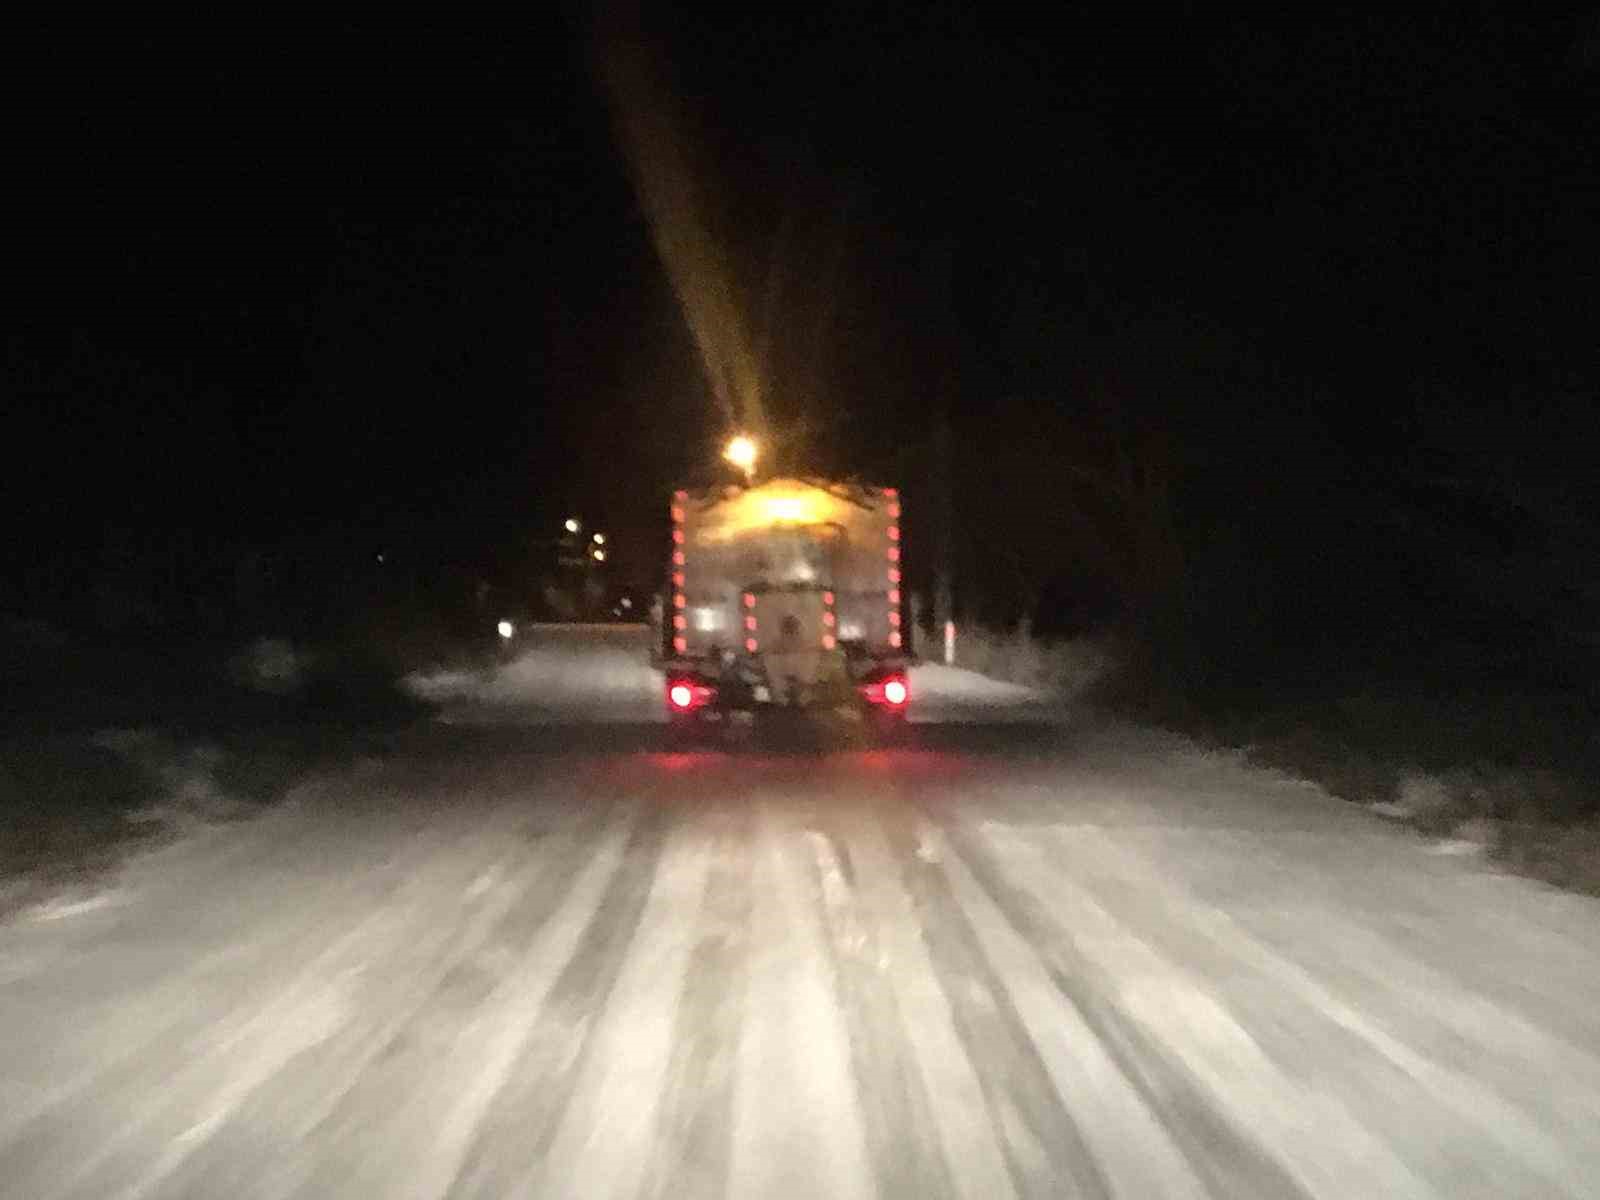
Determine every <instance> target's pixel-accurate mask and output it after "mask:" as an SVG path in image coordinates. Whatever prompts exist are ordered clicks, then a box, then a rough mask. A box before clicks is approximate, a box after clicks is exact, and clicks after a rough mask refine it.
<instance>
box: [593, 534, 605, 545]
mask: <svg viewBox="0 0 1600 1200" xmlns="http://www.w3.org/2000/svg"><path fill="white" fill-rule="evenodd" d="M594 544H595V545H596V546H604V545H605V544H606V535H605V534H603V533H597V534H595V535H594Z"/></svg>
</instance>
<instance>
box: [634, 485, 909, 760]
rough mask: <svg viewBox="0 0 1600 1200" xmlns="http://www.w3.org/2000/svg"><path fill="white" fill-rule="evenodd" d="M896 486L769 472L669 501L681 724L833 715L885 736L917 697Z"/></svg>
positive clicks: (668, 643) (668, 663) (676, 713)
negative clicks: (767, 476) (760, 478)
mask: <svg viewBox="0 0 1600 1200" xmlns="http://www.w3.org/2000/svg"><path fill="white" fill-rule="evenodd" d="M902 595H903V589H902V588H901V562H900V496H899V493H898V492H897V491H896V490H895V489H894V488H887V487H868V486H865V485H861V484H854V483H838V482H827V481H821V480H811V479H794V478H785V479H772V480H768V481H765V482H763V483H760V484H755V485H748V486H739V485H729V486H725V487H716V488H710V489H705V490H701V491H688V490H680V491H677V492H674V493H673V497H672V548H671V557H670V567H669V586H668V587H667V589H666V596H667V604H666V607H665V616H664V619H663V620H662V623H661V626H662V628H661V636H662V643H663V644H662V659H663V667H664V674H665V679H666V704H667V715H668V719H669V721H670V722H671V723H672V724H673V727H674V728H675V729H677V730H679V731H681V732H686V733H687V732H694V731H697V730H704V729H705V728H706V727H707V726H710V725H716V724H719V723H727V722H730V721H735V720H739V719H741V718H743V717H751V718H754V717H781V716H785V715H798V714H802V713H812V714H816V713H830V714H837V715H841V716H845V717H849V718H854V719H861V720H865V721H866V722H868V723H869V724H870V725H871V726H872V727H873V728H874V730H875V731H877V732H878V733H879V734H881V735H890V734H893V733H895V732H896V731H898V729H899V728H900V727H901V725H902V724H903V723H904V721H905V716H906V710H907V707H908V705H909V703H910V699H911V692H910V684H909V681H908V677H907V673H906V669H907V667H908V665H909V663H910V647H909V646H908V645H907V633H908V629H909V625H908V623H907V622H906V621H905V619H904V604H903V601H902Z"/></svg>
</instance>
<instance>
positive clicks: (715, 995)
mask: <svg viewBox="0 0 1600 1200" xmlns="http://www.w3.org/2000/svg"><path fill="white" fill-rule="evenodd" d="M713 820H714V822H715V826H714V828H713V829H710V830H708V831H707V833H706V836H709V837H711V838H712V839H713V852H712V856H711V868H710V871H709V873H708V874H707V877H706V884H705V888H704V892H703V894H702V898H701V905H700V913H699V916H698V919H697V920H696V922H695V933H694V938H695V941H694V946H693V949H692V950H691V951H690V955H689V965H688V971H687V973H686V975H685V978H684V981H683V992H682V996H681V998H680V1000H679V1005H678V1017H677V1022H676V1024H675V1026H674V1029H673V1035H672V1059H671V1062H670V1063H669V1064H668V1067H667V1072H666V1090H665V1093H664V1094H663V1096H662V1098H661V1104H660V1108H659V1115H658V1117H657V1122H656V1126H657V1127H656V1147H655V1153H654V1155H653V1157H652V1161H651V1162H650V1164H649V1165H648V1167H647V1169H646V1174H645V1179H644V1186H643V1187H642V1188H641V1190H640V1196H641V1200H701V1198H702V1197H703V1198H706V1200H711V1198H713V1197H721V1196H723V1195H724V1194H725V1192H726V1189H727V1183H728V1174H729V1166H730V1160H731V1156H732V1140H733V1112H734V1106H733V1102H734V1085H735V1081H736V1078H737V1073H738V1052H739V1037H740V1031H741V1027H742V1019H743V1015H744V1006H745V1001H746V996H747V993H748V987H747V974H748V969H749V954H750V917H751V909H752V896H751V883H752V876H753V872H754V863H753V858H754V824H755V822H754V816H753V814H752V812H751V810H750V809H749V808H748V807H740V808H739V809H736V810H733V811H732V812H729V813H725V814H719V815H718V816H717V817H714V818H713Z"/></svg>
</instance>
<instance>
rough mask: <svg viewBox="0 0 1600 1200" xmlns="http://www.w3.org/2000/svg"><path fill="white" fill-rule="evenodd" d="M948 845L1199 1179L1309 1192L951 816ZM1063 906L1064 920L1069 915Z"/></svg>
mask: <svg viewBox="0 0 1600 1200" xmlns="http://www.w3.org/2000/svg"><path fill="white" fill-rule="evenodd" d="M928 817H929V819H930V820H931V821H935V822H940V823H941V828H942V830H943V833H944V838H945V842H946V844H947V845H948V846H949V847H950V848H951V849H952V850H953V851H954V852H955V853H956V854H958V855H959V856H960V859H961V865H962V867H963V868H964V869H965V870H966V871H967V872H968V874H970V876H971V877H972V879H973V880H974V881H975V882H976V883H977V884H978V885H979V886H980V887H981V888H982V889H983V892H984V893H985V895H986V896H987V897H988V899H989V901H990V902H991V903H992V904H993V905H994V906H995V908H996V909H998V910H999V912H1000V913H1002V914H1003V915H1004V917H1005V919H1006V920H1007V922H1009V923H1010V925H1011V927H1012V928H1013V929H1014V930H1015V931H1016V933H1017V934H1018V936H1019V937H1021V939H1022V940H1023V941H1024V942H1026V943H1027V944H1028V945H1030V946H1031V947H1032V948H1033V951H1034V953H1035V954H1037V955H1038V956H1039V960H1040V962H1041V964H1042V965H1043V967H1044V969H1045V971H1046V972H1047V974H1048V975H1049V977H1050V980H1051V982H1052V983H1054V985H1055V987H1056V989H1057V990H1058V991H1059V992H1060V993H1061V995H1062V997H1063V998H1064V999H1065V1000H1066V1001H1067V1002H1068V1003H1069V1004H1070V1005H1071V1006H1072V1008H1073V1009H1074V1010H1075V1011H1076V1012H1077V1014H1078V1015H1079V1017H1080V1018H1081V1019H1082V1021H1083V1023H1084V1024H1085V1025H1086V1026H1087V1027H1088V1028H1089V1030H1090V1031H1091V1032H1092V1033H1093V1034H1094V1036H1095V1038H1096V1039H1097V1040H1098V1041H1099V1042H1100V1044H1101V1045H1102V1046H1103V1047H1104V1048H1105V1051H1106V1053H1107V1054H1108V1055H1110V1057H1111V1060H1112V1061H1113V1062H1115V1063H1116V1065H1117V1067H1118V1069H1119V1070H1120V1071H1121V1072H1122V1074H1123V1076H1124V1077H1125V1078H1126V1079H1127V1080H1128V1082H1129V1083H1130V1084H1131V1085H1132V1086H1133V1088H1134V1089H1135V1090H1136V1091H1137V1092H1138V1093H1139V1096H1140V1098H1141V1099H1142V1100H1143V1101H1144V1103H1145V1105H1146V1107H1147V1108H1149V1110H1150V1111H1151V1112H1152V1113H1154V1114H1156V1116H1157V1117H1158V1119H1159V1120H1160V1122H1161V1124H1162V1126H1163V1127H1164V1128H1165V1129H1166V1130H1167V1132H1168V1134H1169V1135H1170V1136H1171V1137H1172V1139H1173V1141H1174V1143H1175V1144H1176V1145H1177V1146H1178V1148H1179V1149H1180V1150H1181V1151H1182V1152H1183V1154H1184V1156H1185V1158H1186V1159H1187V1160H1188V1161H1189V1163H1190V1165H1191V1166H1192V1167H1193V1168H1194V1169H1195V1171H1196V1172H1197V1173H1198V1174H1199V1175H1200V1177H1201V1178H1202V1179H1203V1180H1204V1181H1205V1183H1206V1186H1207V1188H1208V1190H1209V1191H1211V1192H1212V1194H1214V1195H1216V1196H1219V1197H1221V1196H1225V1197H1228V1198H1229V1200H1294V1198H1295V1197H1306V1196H1308V1195H1310V1193H1308V1192H1307V1190H1306V1189H1305V1188H1303V1187H1302V1186H1301V1185H1300V1183H1299V1182H1298V1181H1297V1180H1296V1179H1295V1178H1294V1176H1292V1175H1291V1174H1290V1173H1289V1171H1288V1170H1287V1168H1285V1167H1284V1166H1283V1164H1281V1163H1280V1162H1278V1161H1277V1159H1276V1158H1275V1157H1274V1156H1273V1155H1272V1154H1271V1153H1270V1152H1269V1151H1268V1150H1267V1149H1266V1147H1265V1146H1264V1145H1263V1144H1262V1142H1261V1140H1260V1139H1258V1138H1257V1137H1255V1136H1253V1135H1252V1134H1249V1133H1246V1132H1244V1131H1243V1130H1241V1129H1239V1128H1237V1127H1236V1126H1235V1125H1234V1124H1233V1123H1232V1122H1231V1121H1230V1120H1228V1119H1227V1118H1226V1117H1225V1116H1224V1115H1223V1114H1222V1113H1221V1112H1220V1111H1219V1110H1218V1108H1217V1105H1216V1102H1215V1101H1214V1099H1213V1097H1212V1096H1211V1095H1210V1093H1209V1092H1208V1091H1207V1089H1206V1088H1205V1087H1204V1086H1203V1085H1202V1084H1201V1082H1200V1081H1199V1080H1198V1079H1196V1078H1195V1077H1194V1076H1193V1075H1192V1074H1191V1073H1190V1071H1189V1070H1188V1069H1187V1068H1186V1067H1185V1066H1184V1064H1182V1063H1181V1062H1179V1061H1177V1060H1176V1059H1175V1057H1174V1054H1173V1051H1172V1049H1171V1048H1170V1047H1168V1046H1167V1045H1165V1044H1164V1043H1163V1042H1162V1041H1160V1040H1158V1039H1157V1038H1156V1037H1154V1036H1153V1035H1152V1034H1150V1033H1149V1032H1147V1031H1146V1030H1145V1029H1144V1028H1143V1027H1142V1026H1141V1025H1140V1024H1139V1023H1138V1022H1136V1021H1134V1020H1133V1019H1132V1018H1131V1017H1130V1016H1129V1015H1128V1014H1126V1013H1124V1012H1123V1011H1121V1009H1120V1007H1119V1003H1118V997H1117V988H1116V984H1115V979H1114V977H1113V976H1111V975H1110V974H1109V973H1108V972H1106V971H1104V970H1102V969H1100V968H1099V967H1098V966H1097V965H1096V964H1095V963H1093V962H1092V961H1090V960H1089V959H1087V958H1085V957H1084V955H1083V954H1082V953H1080V952H1079V950H1078V949H1077V947H1076V946H1075V944H1074V941H1073V938H1072V937H1071V935H1070V934H1069V933H1068V932H1066V931H1065V929H1064V928H1063V927H1062V925H1061V923H1060V921H1058V919H1057V918H1056V917H1055V916H1053V915H1052V912H1051V909H1050V908H1048V907H1046V906H1045V904H1043V903H1042V902H1041V901H1040V900H1039V899H1037V898H1036V897H1035V896H1034V895H1033V894H1031V893H1030V892H1029V891H1028V890H1025V889H1023V888H1022V887H1020V886H1019V885H1018V884H1016V883H1014V882H1012V881H1011V880H1010V879H1009V878H1007V875H1006V872H1005V870H1004V869H1003V867H1002V866H1001V865H1000V863H999V861H998V860H997V859H996V857H995V856H994V855H993V853H992V852H991V851H989V850H988V849H987V848H985V847H984V846H983V845H981V844H980V843H979V842H978V840H977V839H976V838H975V837H974V836H972V835H970V834H969V833H968V832H967V831H966V830H965V829H963V828H962V827H961V826H960V825H959V824H957V823H956V822H955V821H954V820H952V819H951V818H949V817H948V816H942V815H941V814H939V813H936V812H933V811H929V812H928ZM1071 918H1072V913H1071V910H1070V909H1068V910H1066V911H1065V912H1064V914H1063V919H1065V920H1069V921H1070V920H1071Z"/></svg>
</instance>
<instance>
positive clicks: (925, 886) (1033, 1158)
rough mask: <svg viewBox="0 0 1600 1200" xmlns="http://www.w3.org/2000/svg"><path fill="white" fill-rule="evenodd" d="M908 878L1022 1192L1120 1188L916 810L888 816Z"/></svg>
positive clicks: (1092, 1193) (1092, 1194)
mask: <svg viewBox="0 0 1600 1200" xmlns="http://www.w3.org/2000/svg"><path fill="white" fill-rule="evenodd" d="M882 819H883V820H884V822H885V824H886V825H889V826H890V827H889V828H888V830H887V836H888V838H889V840H890V843H891V845H892V847H893V850H894V853H895V858H896V860H897V862H896V863H894V864H892V865H891V864H890V863H884V864H883V869H884V870H885V871H891V870H893V868H894V867H895V866H897V867H898V875H899V878H900V879H901V880H902V881H903V884H904V886H905V888H906V890H907V892H908V893H909V894H910V896H911V899H912V902H913V905H914V909H915V916H916V919H917V920H918V921H919V922H920V925H921V933H922V937H923V939H924V941H925V942H926V945H927V951H928V956H929V958H930V960H931V962H932V968H933V973H934V975H935V976H936V977H937V979H938V982H939V986H940V987H941V988H942V989H943V991H944V994H945V997H946V999H947V1000H948V1002H949V1005H950V1012H951V1014H952V1016H953V1018H954V1022H955V1030H956V1033H957V1034H958V1035H959V1037H960V1040H961V1044H962V1046H963V1047H964V1050H965V1054H966V1057H967V1060H968V1061H969V1062H971V1064H972V1066H973V1069H974V1070H975V1071H976V1072H977V1075H978V1079H979V1081H980V1083H981V1085H982V1089H983V1096H984V1099H985V1101H986V1103H987V1106H988V1115H989V1120H990V1121H991V1123H992V1125H993V1127H994V1130H995V1132H996V1134H997V1136H998V1140H999V1143H1000V1146H1001V1148H1002V1149H1003V1150H1004V1152H1005V1161H1006V1166H1007V1168H1008V1170H1009V1171H1010V1175H1011V1182H1012V1186H1013V1188H1014V1189H1015V1191H1016V1193H1017V1195H1018V1196H1022V1197H1028V1198H1030V1200H1031V1198H1033V1197H1050V1196H1081V1197H1089V1198H1102V1197H1108V1196H1110V1195H1111V1188H1110V1185H1109V1183H1108V1181H1107V1179H1106V1176H1105V1174H1104V1172H1103V1171H1102V1170H1101V1168H1100V1165H1099V1163H1098V1161H1097V1160H1096V1158H1095V1155H1094V1153H1093V1152H1092V1151H1091V1149H1090V1147H1089V1145H1088V1144H1087V1143H1086V1141H1085V1140H1084V1137H1083V1134H1082V1132H1081V1131H1080V1130H1079V1128H1078V1125H1077V1123H1076V1122H1075V1121H1074V1120H1073V1117H1072V1115H1071V1113H1070V1112H1069V1111H1068V1109H1067V1107H1066V1105H1065V1104H1064V1103H1063V1100H1062V1097H1061V1096H1060V1095H1058V1094H1057V1092H1056V1090H1055V1086H1054V1084H1053V1083H1052V1081H1051V1078H1050V1073H1049V1071H1048V1070H1047V1069H1046V1067H1045V1065H1044V1062H1043V1059H1042V1058H1041V1056H1040V1053H1039V1049H1038V1047H1037V1046H1036V1045H1035V1044H1034V1042H1033V1039H1032V1038H1031V1037H1030V1036H1029V1034H1028V1030H1027V1027H1026V1025H1025V1024H1024V1022H1023V1021H1022V1019H1021V1017H1020V1015H1019V1014H1018V1012H1017V1009H1016V1006H1015V1004H1014V1003H1013V1002H1012V999H1011V996H1010V989H1009V987H1008V986H1007V983H1006V981H1005V980H1004V979H1003V978H1001V976H1000V975H999V974H998V973H997V972H996V970H995V968H994V965H993V963H992V962H990V960H989V958H988V956H987V955H986V954H985V953H984V950H983V947H982V946H981V945H980V944H979V942H978V940H977V938H976V936H975V935H974V934H973V931H972V927H971V925H970V924H969V923H968V921H967V918H966V915H965V914H964V913H963V912H962V909H961V906H960V905H959V904H958V903H957V902H956V900H955V898H954V896H953V895H952V894H951V891H950V885H949V883H948V881H947V880H946V879H945V877H944V872H943V871H942V869H941V868H940V867H939V866H938V865H937V857H938V854H939V852H938V850H937V849H936V848H934V847H933V846H932V845H931V843H930V841H929V840H928V836H927V834H926V833H925V832H924V833H921V834H920V836H919V831H917V830H916V829H915V828H914V826H913V824H912V821H913V820H914V812H913V811H912V810H907V811H905V812H902V813H900V814H898V815H897V818H896V819H895V820H894V821H893V822H892V825H891V823H890V821H889V818H888V816H887V814H885V815H884V816H883V818H882Z"/></svg>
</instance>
